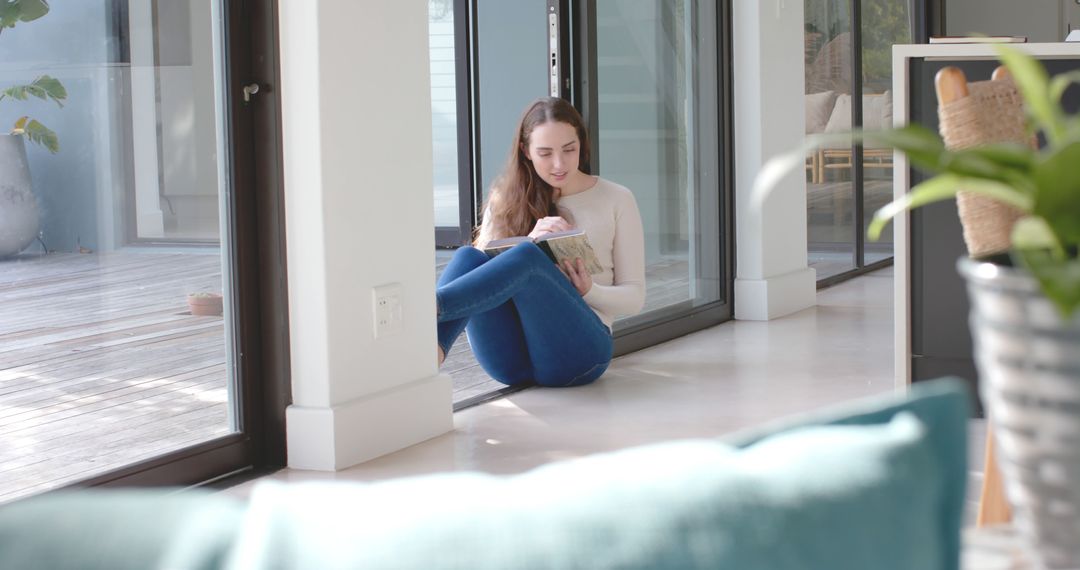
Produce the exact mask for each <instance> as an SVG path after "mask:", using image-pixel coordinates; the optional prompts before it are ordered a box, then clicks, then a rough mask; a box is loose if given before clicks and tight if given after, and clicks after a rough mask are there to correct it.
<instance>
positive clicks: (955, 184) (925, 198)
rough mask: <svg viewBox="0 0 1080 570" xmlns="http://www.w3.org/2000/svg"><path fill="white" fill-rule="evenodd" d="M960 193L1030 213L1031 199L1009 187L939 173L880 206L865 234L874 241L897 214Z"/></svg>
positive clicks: (988, 181)
mask: <svg viewBox="0 0 1080 570" xmlns="http://www.w3.org/2000/svg"><path fill="white" fill-rule="evenodd" d="M960 191H964V192H973V193H976V194H982V195H983V196H988V197H990V198H994V199H995V200H999V201H1001V202H1005V203H1006V204H1012V205H1013V206H1016V207H1018V208H1020V209H1021V210H1023V211H1025V212H1029V211H1030V210H1031V197H1030V196H1027V195H1025V194H1024V193H1023V192H1020V191H1017V190H1016V189H1015V188H1013V187H1012V186H1009V185H1008V184H1003V183H1001V182H996V181H993V180H983V179H979V178H965V177H963V176H957V175H955V174H939V175H937V176H935V177H933V178H931V179H929V180H925V181H923V182H921V183H920V184H917V185H915V186H914V187H913V188H912V189H911V191H910V192H908V193H907V194H904V196H903V197H901V198H897V199H896V200H893V201H892V202H890V203H888V204H886V205H885V206H882V207H881V208H880V209H879V210H878V211H877V212H874V218H873V219H872V220H871V221H870V225H869V227H868V228H867V229H866V235H867V236H868V237H869V238H870V239H871V240H874V241H876V240H877V239H878V238H879V237H881V231H882V230H883V229H885V224H886V223H888V221H889V220H891V219H892V218H893V217H895V216H896V215H897V214H899V213H901V212H904V211H907V210H911V209H914V208H918V207H921V206H925V205H927V204H933V203H934V202H940V201H942V200H948V199H949V198H952V197H953V196H956V193H957V192H960Z"/></svg>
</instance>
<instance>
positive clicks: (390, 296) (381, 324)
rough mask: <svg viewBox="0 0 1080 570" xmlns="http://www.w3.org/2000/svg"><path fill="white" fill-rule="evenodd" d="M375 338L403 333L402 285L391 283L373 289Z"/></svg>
mask: <svg viewBox="0 0 1080 570" xmlns="http://www.w3.org/2000/svg"><path fill="white" fill-rule="evenodd" d="M372 301H373V302H374V311H373V313H374V316H375V338H377V339H378V338H383V337H386V336H390V335H393V334H397V333H400V332H401V284H400V283H391V284H389V285H382V286H379V287H376V288H374V289H372Z"/></svg>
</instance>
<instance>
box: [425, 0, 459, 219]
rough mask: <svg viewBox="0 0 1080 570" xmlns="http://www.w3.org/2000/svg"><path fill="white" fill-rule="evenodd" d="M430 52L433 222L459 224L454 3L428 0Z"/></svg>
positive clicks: (450, 0)
mask: <svg viewBox="0 0 1080 570" xmlns="http://www.w3.org/2000/svg"><path fill="white" fill-rule="evenodd" d="M428 45H429V46H430V47H429V49H430V52H431V138H432V145H433V148H432V151H433V158H434V160H435V164H434V173H433V174H434V182H435V225H436V226H437V227H457V225H458V211H459V209H458V168H457V161H458V150H457V92H456V89H457V84H456V82H455V75H454V3H453V1H452V0H430V1H429V3H428Z"/></svg>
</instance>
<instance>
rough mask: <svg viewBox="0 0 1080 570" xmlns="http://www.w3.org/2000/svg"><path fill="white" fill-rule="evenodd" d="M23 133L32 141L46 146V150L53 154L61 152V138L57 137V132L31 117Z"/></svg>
mask: <svg viewBox="0 0 1080 570" xmlns="http://www.w3.org/2000/svg"><path fill="white" fill-rule="evenodd" d="M22 134H23V135H24V136H26V138H28V139H30V141H31V142H35V143H37V144H39V145H41V146H43V147H45V149H46V150H48V151H49V152H51V153H53V154H56V153H57V152H60V139H59V138H57V136H56V133H54V132H53V131H52V130H51V129H49V127H46V126H45V125H43V124H41V123H39V122H37V121H36V120H34V119H30V122H28V123H26V127H25V128H24V129H23V133H22Z"/></svg>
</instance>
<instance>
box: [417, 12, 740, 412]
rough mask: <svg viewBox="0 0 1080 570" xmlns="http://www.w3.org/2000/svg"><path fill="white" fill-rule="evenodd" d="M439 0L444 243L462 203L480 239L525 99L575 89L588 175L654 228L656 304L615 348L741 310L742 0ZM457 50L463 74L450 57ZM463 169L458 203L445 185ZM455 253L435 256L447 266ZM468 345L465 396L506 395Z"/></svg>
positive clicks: (652, 301) (439, 233) (437, 98)
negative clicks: (734, 139)
mask: <svg viewBox="0 0 1080 570" xmlns="http://www.w3.org/2000/svg"><path fill="white" fill-rule="evenodd" d="M428 6H429V21H430V28H429V29H430V34H431V37H430V42H431V46H432V47H431V73H432V93H433V103H432V104H433V110H434V111H435V115H436V117H435V119H434V121H433V125H432V133H433V136H434V139H435V143H434V144H435V165H436V183H435V188H434V191H435V203H436V205H435V207H436V219H437V220H439V221H438V222H437V226H438V227H437V228H436V237H437V240H438V243H439V245H440V246H443V247H445V246H447V245H454V244H450V243H447V242H445V241H444V237H445V236H451V237H453V236H454V235H455V234H453V232H452V231H448V230H450V228H448V227H445V226H444V224H447V223H451V222H452V220H453V215H454V211H455V210H454V208H455V207H458V208H459V212H461V213H462V217H461V220H463V221H462V222H461V226H460V228H461V230H460V232H459V233H458V234H457V239H459V240H460V241H458V243H457V244H458V245H460V244H461V243H464V242H465V241H467V236H468V230H471V229H472V226H473V225H475V224H476V223H477V222H478V214H479V212H478V208H479V207H480V204H482V202H483V199H484V198H485V197H486V194H487V190H488V188H490V186H491V183H492V181H493V180H494V179H495V177H496V176H497V175H498V174H499V172H500V170H501V169H502V168H503V166H504V164H505V162H506V159H507V153H508V152H509V151H510V149H511V147H512V142H513V141H511V137H512V135H513V131H514V128H515V125H516V124H517V121H518V120H519V118H520V114H521V112H522V110H523V109H524V108H525V107H526V105H528V103H529V102H530V101H532V100H534V99H536V98H538V97H544V96H549V95H556V96H560V97H563V98H565V99H568V100H570V101H571V102H572V103H574V105H575V106H576V107H577V108H578V110H579V111H581V113H582V116H583V118H584V119H585V121H586V123H588V126H589V134H590V139H591V141H592V144H593V153H592V160H591V162H590V164H589V165H587V167H586V168H587V170H588V171H589V172H590V173H592V174H598V175H600V176H603V177H605V178H608V179H610V180H612V181H614V182H617V183H619V184H622V185H624V186H626V187H628V188H629V189H630V190H631V191H632V192H633V193H634V195H635V197H636V199H637V203H638V206H639V208H640V210H641V214H642V218H643V222H644V229H645V240H646V244H645V246H646V264H647V267H646V272H647V273H646V281H647V294H646V305H645V309H644V311H643V312H642V313H640V314H638V315H634V316H630V317H627V318H624V319H620V320H617V321H616V323H615V333H616V353H618V354H621V353H625V352H629V351H632V350H636V349H638V348H642V347H644V346H649V345H651V344H656V343H658V342H662V341H663V340H667V339H669V338H674V337H676V336H679V335H682V334H686V333H687V332H690V331H693V330H698V329H702V328H705V327H707V326H711V325H714V324H716V323H719V322H721V321H723V320H726V319H729V318H730V317H731V314H732V311H731V295H730V291H731V256H730V252H731V237H730V236H731V229H732V225H731V217H730V211H731V210H730V204H731V198H730V196H731V188H732V178H731V172H730V168H729V156H730V145H729V144H728V141H729V140H730V125H731V120H730V104H731V103H730V101H731V98H730V61H731V57H730V43H729V42H730V34H729V33H728V31H727V26H728V25H729V22H730V15H729V11H730V6H728V5H727V3H720V5H719V6H718V5H717V3H715V2H709V1H705V0H620V1H618V2H598V1H596V0H548V1H547V2H537V1H535V0H453V1H451V0H429V4H428ZM451 20H452V23H451ZM451 29H453V30H454V33H453V37H452V38H450V30H451ZM451 46H452V47H451ZM451 52H453V53H454V77H453V81H451V79H450V77H449V71H448V69H449V67H448V65H447V64H446V62H447V59H448V58H449V57H450V53H451ZM553 67H554V72H553ZM451 84H453V88H451V87H450V86H451ZM451 97H453V98H454V101H453V102H451V100H450V99H451ZM452 108H454V109H456V114H455V116H454V117H453V118H452V119H451V118H450V117H449V116H448V115H449V114H451V113H450V109H452ZM450 124H455V125H456V128H457V144H456V145H453V144H451V143H450V141H451V136H450V135H449V134H448V132H447V130H446V127H447V125H450ZM452 159H453V160H452ZM455 160H456V163H455V162H454V161H455ZM454 164H456V170H455V168H454ZM451 172H454V173H456V176H457V178H456V180H457V196H456V201H455V200H454V199H453V198H451V197H449V196H450V193H449V192H447V191H446V188H448V187H449V186H450V185H451V180H452V179H454V177H453V176H452V175H451ZM468 208H471V211H470V210H468ZM466 228H467V229H466ZM449 256H450V254H449V252H446V251H439V252H437V253H436V268H437V269H436V270H437V271H440V270H441V269H442V268H443V267H445V264H446V262H447V260H448V259H449ZM468 350H469V348H468V345H467V339H465V338H464V337H463V339H462V340H460V341H459V343H458V346H457V347H455V348H454V349H452V350H451V351H450V355H449V357H448V359H447V363H446V365H444V370H446V371H447V372H448V373H449V374H450V375H451V377H452V378H453V379H454V395H455V402H458V404H459V405H469V404H470V403H475V402H478V401H483V399H485V398H487V397H489V396H488V395H489V394H490V393H491V392H492V391H498V390H499V389H500V388H501V385H499V384H497V383H495V382H494V381H491V380H490V379H488V378H486V375H485V374H484V373H483V371H482V370H480V369H479V367H478V365H477V364H476V362H475V359H472V358H471V354H469V352H468Z"/></svg>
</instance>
